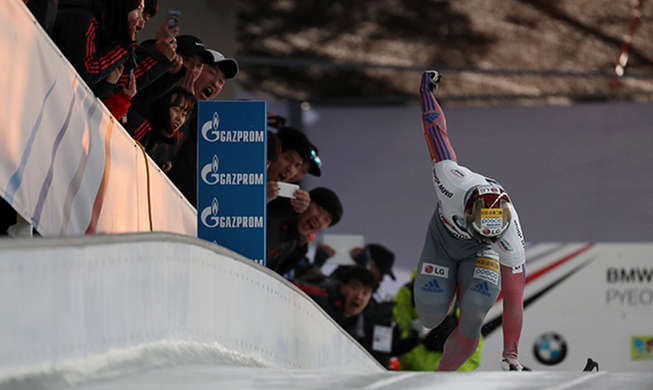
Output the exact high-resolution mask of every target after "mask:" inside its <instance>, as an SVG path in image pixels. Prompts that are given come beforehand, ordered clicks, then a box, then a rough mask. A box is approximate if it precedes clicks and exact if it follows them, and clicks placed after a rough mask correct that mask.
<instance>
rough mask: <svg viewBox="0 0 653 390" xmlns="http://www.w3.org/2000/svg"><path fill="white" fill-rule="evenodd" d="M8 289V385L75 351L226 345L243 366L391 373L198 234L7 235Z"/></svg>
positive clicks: (177, 352) (176, 352)
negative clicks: (15, 237) (13, 237)
mask: <svg viewBox="0 0 653 390" xmlns="http://www.w3.org/2000/svg"><path fill="white" fill-rule="evenodd" d="M0 291H1V292H0V319H1V320H0V388H1V387H2V386H1V385H2V384H3V383H4V384H6V383H8V379H7V378H13V379H14V380H16V378H15V377H16V375H19V374H20V375H27V376H29V375H32V376H34V375H36V374H34V373H35V372H39V370H41V371H43V370H45V369H44V368H43V367H49V371H48V370H46V372H50V373H51V371H52V367H55V368H56V367H60V369H62V368H61V367H70V366H71V364H70V363H66V362H70V361H71V360H73V361H74V360H76V359H77V361H78V362H79V366H80V367H83V366H84V365H89V363H88V362H89V361H92V362H94V363H93V364H92V365H93V366H102V365H107V364H109V363H108V362H109V361H110V360H114V361H115V360H120V361H121V362H122V363H121V364H118V366H133V365H136V366H138V365H140V366H144V367H145V368H152V367H153V366H160V365H164V364H168V365H178V364H184V363H189V361H192V362H195V363H200V364H211V363H215V361H216V356H217V355H220V354H222V355H224V354H229V355H230V356H231V357H230V358H229V359H230V360H232V363H233V360H238V365H242V364H246V365H255V366H261V367H276V368H290V369H337V370H352V371H356V372H380V371H383V369H382V368H381V366H379V365H378V363H376V361H375V360H374V359H372V358H371V357H370V356H369V355H368V354H367V352H365V351H364V350H363V349H361V348H360V347H359V346H358V344H356V343H355V342H352V339H351V338H350V336H349V335H348V334H346V333H345V332H343V331H342V330H341V329H340V328H339V327H338V326H336V325H335V324H334V322H333V321H332V320H331V319H330V318H329V317H328V316H327V315H326V314H324V312H323V311H322V310H321V309H319V307H318V306H317V305H316V304H315V303H314V302H313V301H312V300H311V299H310V298H308V297H307V296H306V295H305V294H304V293H302V292H301V291H299V290H298V289H297V288H295V287H294V286H293V285H291V284H290V283H288V282H287V281H286V280H284V279H283V278H281V277H279V276H278V275H276V274H274V273H272V272H270V271H269V270H268V269H266V268H264V267H261V266H259V265H257V264H256V263H254V262H253V261H251V260H248V259H245V258H243V257H242V256H239V255H237V254H235V253H233V252H231V251H228V250H226V249H224V248H222V247H219V246H217V245H213V244H210V243H207V242H206V241H203V240H198V239H195V238H189V237H185V236H179V235H174V234H167V233H143V234H132V235H108V236H99V235H97V236H85V237H78V238H66V239H32V240H2V241H0ZM116 351H123V353H119V352H116ZM125 351H127V352H125ZM153 351H154V352H153ZM157 351H158V352H157ZM148 354H150V355H151V356H147V355H148ZM125 355H128V356H133V355H139V356H140V357H139V359H140V360H139V363H138V364H135V363H134V364H125V361H124V360H125ZM143 355H146V356H143ZM98 356H105V358H104V359H101V358H98ZM120 356H122V358H121V357H120ZM221 359H222V360H225V359H227V358H226V357H225V356H222V358H221ZM229 359H227V360H229ZM127 360H129V359H127ZM132 360H133V359H132ZM114 365H115V364H114ZM87 369H88V368H87ZM125 369H126V368H123V369H121V370H108V371H114V374H113V375H120V374H121V373H122V374H124V373H125ZM133 369H135V368H133ZM79 370H81V369H80V368H78V371H79ZM94 370H96V371H98V370H100V371H102V370H104V371H107V369H106V368H102V369H100V368H97V367H96V368H94ZM127 370H128V369H127ZM25 373H27V374H25ZM30 373H31V374H30ZM79 375H81V374H79V373H78V376H79ZM89 375H91V376H93V375H92V373H90V374H89ZM95 379H97V375H96V376H95Z"/></svg>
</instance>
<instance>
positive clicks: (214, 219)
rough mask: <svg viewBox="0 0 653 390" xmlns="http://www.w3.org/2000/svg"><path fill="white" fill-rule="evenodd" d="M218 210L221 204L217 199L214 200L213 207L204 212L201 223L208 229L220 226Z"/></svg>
mask: <svg viewBox="0 0 653 390" xmlns="http://www.w3.org/2000/svg"><path fill="white" fill-rule="evenodd" d="M218 209H219V204H218V200H217V199H216V198H213V202H211V205H210V206H208V207H206V208H205V209H204V210H202V214H201V221H202V223H203V224H204V226H206V227H207V228H214V227H216V226H218Z"/></svg>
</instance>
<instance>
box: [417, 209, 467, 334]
mask: <svg viewBox="0 0 653 390" xmlns="http://www.w3.org/2000/svg"><path fill="white" fill-rule="evenodd" d="M439 223H441V222H440V221H439V216H438V212H437V210H436V212H435V213H434V214H433V217H432V218H431V222H430V223H429V228H428V230H427V232H426V240H425V242H424V248H423V249H422V255H421V256H420V261H419V264H418V265H417V275H416V276H415V285H414V286H415V287H414V291H413V294H414V297H415V307H416V309H417V313H418V314H419V319H420V321H421V322H422V325H424V326H425V327H426V328H429V329H432V328H435V327H436V326H438V325H439V324H440V323H441V322H442V320H444V318H445V317H446V315H447V313H448V312H449V305H450V302H451V298H452V297H453V294H454V293H455V288H456V280H457V272H456V268H457V262H455V261H453V260H451V259H449V258H448V257H447V256H445V255H444V254H443V250H442V249H441V246H440V245H441V240H439V238H438V237H439V234H440V232H439V231H438V229H437V225H436V224H439Z"/></svg>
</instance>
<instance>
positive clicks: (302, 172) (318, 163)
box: [288, 144, 322, 183]
mask: <svg viewBox="0 0 653 390" xmlns="http://www.w3.org/2000/svg"><path fill="white" fill-rule="evenodd" d="M321 168H322V160H321V159H320V156H319V155H318V149H317V146H315V145H313V144H311V155H310V157H309V158H308V160H304V164H302V166H301V168H299V170H297V173H296V174H295V175H293V176H292V177H291V178H290V179H288V182H289V183H299V182H300V181H301V180H302V179H303V178H304V176H306V174H307V173H309V174H311V175H313V176H317V177H319V176H320V175H322V170H321Z"/></svg>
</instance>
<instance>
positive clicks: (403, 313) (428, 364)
mask: <svg viewBox="0 0 653 390" xmlns="http://www.w3.org/2000/svg"><path fill="white" fill-rule="evenodd" d="M416 273H417V270H416V269H415V270H413V277H412V280H411V281H410V282H408V283H406V284H405V285H404V286H403V287H401V288H400V289H399V291H398V292H397V296H396V297H395V303H396V304H395V307H394V318H395V320H396V321H397V324H399V325H400V326H401V328H402V330H403V332H402V334H401V338H402V339H409V338H413V339H414V337H415V333H418V334H420V335H423V334H424V333H426V331H427V330H426V328H424V327H423V326H422V323H421V322H420V321H419V316H418V315H417V309H416V308H415V298H414V296H413V289H414V287H415V275H416ZM456 311H458V310H456ZM456 326H458V315H457V314H456V313H449V315H448V316H447V317H446V318H445V320H444V321H442V323H441V324H440V325H438V326H437V327H435V328H434V329H432V330H431V331H430V332H428V333H427V334H426V335H425V337H422V338H421V339H420V340H419V343H418V344H417V345H416V346H415V348H413V349H411V350H410V351H408V352H406V353H403V354H398V358H399V363H400V367H401V370H405V371H435V370H436V369H437V368H438V365H439V364H440V359H441V358H442V351H443V350H444V342H445V341H446V339H447V337H448V336H449V334H451V332H452V331H453V330H454V329H455V328H456ZM482 351H483V337H482V336H481V338H480V340H479V343H478V346H477V347H476V351H475V352H474V354H473V355H472V356H471V357H470V358H469V359H468V360H467V361H466V362H465V363H464V364H463V365H462V367H460V368H459V369H458V371H472V370H475V369H476V368H478V366H479V365H480V364H481V353H482Z"/></svg>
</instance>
